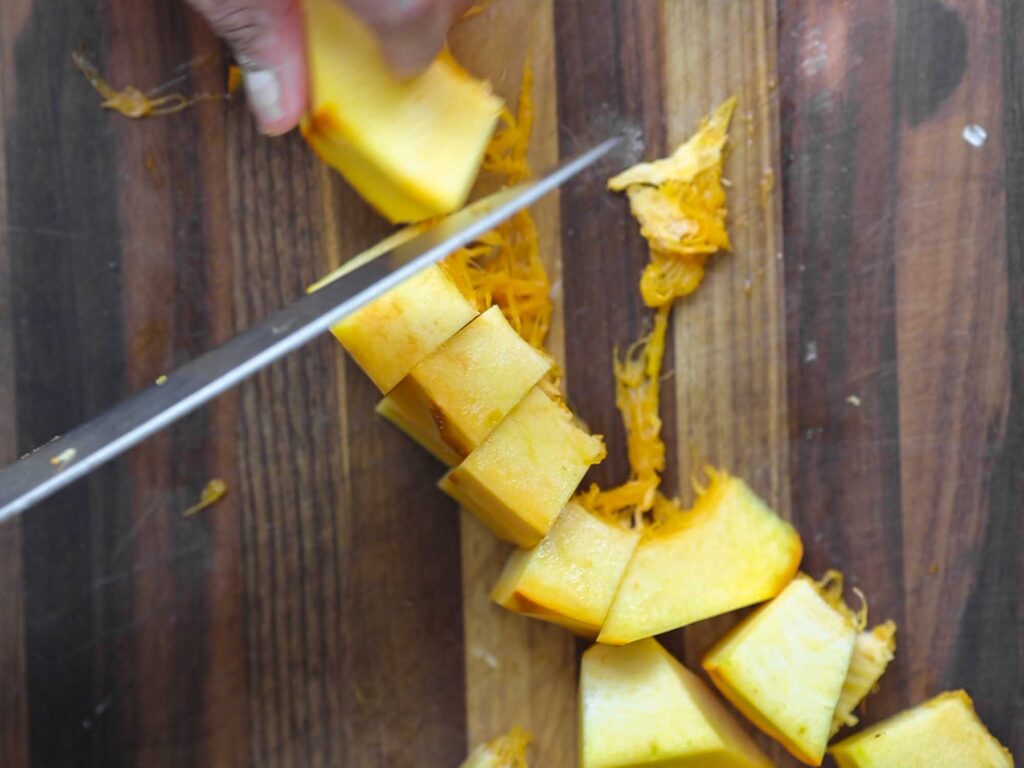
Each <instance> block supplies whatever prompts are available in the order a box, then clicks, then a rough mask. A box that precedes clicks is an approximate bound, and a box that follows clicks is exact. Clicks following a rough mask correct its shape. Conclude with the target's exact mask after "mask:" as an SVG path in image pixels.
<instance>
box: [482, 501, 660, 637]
mask: <svg viewBox="0 0 1024 768" xmlns="http://www.w3.org/2000/svg"><path fill="white" fill-rule="evenodd" d="M639 540H640V534H639V533H637V532H636V531H635V530H632V529H630V528H625V527H623V526H622V525H620V524H619V523H617V522H613V521H611V520H608V519H604V518H601V517H598V516H597V515H594V514H591V513H590V512H588V511H587V510H585V509H584V508H583V507H581V506H580V505H579V504H577V503H575V502H569V504H568V505H567V506H566V507H565V509H563V510H562V513H561V514H560V515H559V516H558V519H557V520H556V521H555V524H554V526H552V528H551V531H550V533H548V535H547V536H545V537H544V538H543V539H542V540H541V542H540V544H538V545H537V546H536V547H534V548H533V549H529V550H526V549H520V550H517V551H515V552H513V553H512V555H511V556H510V557H509V559H508V562H507V563H506V564H505V570H504V571H502V574H501V577H500V578H499V579H498V583H497V584H496V585H495V587H494V590H493V591H492V592H491V599H492V600H493V601H494V602H496V603H498V605H501V606H504V607H505V608H508V609H509V610H511V611H516V612H518V613H523V614H526V615H528V616H533V617H535V618H538V619H543V620H545V621H550V622H552V623H554V624H560V625H562V626H564V627H566V628H568V629H570V630H572V631H573V632H576V633H577V634H580V635H584V636H586V637H596V636H597V633H598V632H599V631H600V629H601V624H603V623H604V619H605V616H606V615H607V614H608V608H609V607H610V606H611V604H612V598H614V597H615V591H616V590H617V589H618V588H619V582H620V581H621V579H622V574H623V573H624V572H625V570H626V565H627V564H628V563H629V559H630V557H631V556H632V554H633V550H634V549H635V548H636V545H637V542H638V541H639Z"/></svg>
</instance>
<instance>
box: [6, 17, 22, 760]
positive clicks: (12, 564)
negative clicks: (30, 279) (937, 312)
mask: <svg viewBox="0 0 1024 768" xmlns="http://www.w3.org/2000/svg"><path fill="white" fill-rule="evenodd" d="M2 18H3V17H2V9H0V19H2ZM5 29H6V25H4V24H3V23H0V35H2V33H3V31H4V30H5ZM2 39H3V38H2V37H0V40H2ZM5 43H6V41H4V42H3V43H0V56H2V55H3V54H4V53H5V52H6V51H9V50H10V49H9V47H8V46H7V45H6V44H5ZM3 64H4V66H5V67H6V66H7V59H6V58H5V59H3ZM3 85H4V83H3V81H2V80H0V93H2V87H3ZM0 146H6V143H5V142H4V127H3V125H2V124H0ZM5 161H6V154H5V153H4V152H0V466H2V465H5V464H7V463H9V462H11V461H14V460H15V459H16V458H17V456H18V453H17V450H16V447H15V446H16V441H17V423H16V420H15V417H14V414H15V410H14V403H15V400H14V325H13V322H12V320H13V316H12V306H11V301H12V297H11V281H10V260H9V250H8V248H7V246H6V232H7V227H6V219H7V200H6V198H7V182H6V162H5ZM24 615H25V614H24V603H23V599H22V581H21V522H20V521H18V520H15V521H12V522H10V523H8V524H7V525H0V616H3V617H4V620H3V622H2V623H0V680H3V681H4V685H3V686H2V687H0V715H2V717H0V765H9V766H11V768H25V767H26V766H28V699H27V690H28V689H27V684H26V679H25V642H24V639H25V628H24V623H23V622H24Z"/></svg>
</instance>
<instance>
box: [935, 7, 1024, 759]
mask: <svg viewBox="0 0 1024 768" xmlns="http://www.w3.org/2000/svg"><path fill="white" fill-rule="evenodd" d="M1001 10H1002V15H1001V17H997V18H996V19H993V20H991V21H990V23H989V31H990V33H991V36H990V37H988V38H987V39H986V41H985V42H982V43H978V42H975V45H976V46H978V45H980V46H986V45H989V44H990V41H991V40H992V39H999V38H1001V42H1002V62H1001V69H1002V72H1001V76H1002V125H1001V126H1000V125H999V123H998V121H996V122H994V123H993V125H992V128H993V129H994V130H995V131H999V130H1000V129H1001V139H1002V148H1001V154H1002V157H1003V158H1004V164H1003V165H1002V167H1001V168H1000V167H999V166H998V165H997V166H996V168H995V169H993V170H990V173H994V174H995V175H996V176H997V178H999V181H996V182H995V183H994V184H993V180H992V179H991V178H989V180H988V188H989V189H990V190H991V189H995V190H998V189H999V188H1000V186H1001V184H1000V182H1003V183H1005V196H1006V202H1005V224H1004V225H1003V226H1005V237H1006V262H1005V267H1004V268H1005V286H1006V294H1005V297H1001V299H1000V300H1005V302H1006V316H1005V329H993V332H994V334H995V335H997V336H999V337H1000V338H1001V339H1002V340H1003V341H1004V343H1005V344H1006V348H1005V364H1006V377H1007V378H1006V381H1005V383H1004V389H1003V396H1004V401H1003V403H1002V404H1001V410H1002V415H1003V418H1004V420H1003V421H1002V423H1001V424H998V423H997V424H996V425H994V426H995V430H994V432H992V433H989V434H986V435H984V436H982V440H981V442H982V444H983V445H986V446H987V447H986V450H985V453H986V454H987V455H986V456H977V455H974V456H973V462H972V464H973V465H974V466H977V465H978V464H982V465H983V466H984V469H985V477H984V478H983V484H982V487H981V488H980V489H979V496H980V498H978V499H977V501H976V503H977V504H978V506H979V507H980V508H981V509H983V510H985V511H986V512H987V517H986V519H985V521H984V529H983V532H982V533H981V537H980V542H979V544H978V550H977V552H978V554H977V557H976V559H975V578H974V581H973V584H972V585H971V587H970V590H969V592H968V593H967V594H966V596H965V599H964V602H963V603H962V606H963V614H962V619H961V621H960V629H959V632H958V634H957V638H956V645H955V651H954V654H955V655H954V656H953V659H952V663H951V666H950V673H949V677H950V679H951V680H953V681H954V683H953V684H956V685H960V684H962V685H969V686H970V687H971V688H972V689H974V690H980V691H986V692H987V695H986V696H985V697H984V699H982V700H981V701H979V708H980V709H981V711H982V715H983V717H984V718H985V721H986V722H987V723H988V724H989V725H990V726H991V728H992V730H993V732H995V733H996V734H997V735H998V736H999V737H1000V738H1001V739H1002V740H1003V743H1004V744H1006V745H1008V746H1009V748H1010V750H1011V751H1012V752H1013V753H1014V755H1015V756H1016V757H1017V759H1018V760H1020V759H1021V755H1022V754H1024V589H1022V588H1021V585H1022V584H1024V555H1022V553H1021V547H1020V541H1021V536H1022V535H1024V530H1022V520H1024V512H1022V502H1021V500H1022V499H1024V465H1022V464H1021V461H1020V457H1021V455H1022V454H1024V399H1022V398H1024V396H1022V393H1024V77H1022V74H1024V73H1022V70H1021V66H1020V62H1021V60H1022V59H1021V57H1022V56H1024V8H1022V7H1021V5H1020V3H1015V2H1012V0H1007V2H1004V3H1002V8H1001ZM993 25H995V28H994V29H993ZM1000 33H1001V34H1000ZM989 55H991V53H990V54H989ZM990 66H994V67H997V68H998V67H999V66H1000V62H999V61H998V59H997V60H996V61H994V62H991V64H990ZM987 74H988V75H989V76H998V74H999V73H996V72H990V73H987ZM990 140H991V139H990ZM988 146H991V149H990V150H989V152H991V153H994V154H996V156H997V158H998V155H999V154H1000V148H999V147H998V145H996V144H991V145H988ZM989 162H991V160H990V161H989ZM1000 174H1001V175H1000ZM991 226H992V227H993V228H996V227H997V226H998V225H997V223H996V222H991ZM994 255H995V254H992V255H991V256H990V258H992V259H993V261H996V262H997V264H998V261H999V260H997V259H995V258H994ZM999 292H1000V289H999V288H998V286H997V291H996V293H997V294H998V293H999ZM978 293H979V297H982V296H983V297H984V298H983V299H982V302H981V304H982V306H979V307H978V313H979V315H980V316H981V318H982V319H984V317H985V315H986V314H987V313H986V312H985V308H984V302H985V301H986V300H987V299H988V298H989V294H988V293H987V292H983V291H981V290H979V291H978ZM976 335H978V334H977V332H976V331H974V330H973V329H972V332H971V336H972V338H973V337H975V336H976ZM1006 384H1008V388H1006ZM972 410H973V409H972Z"/></svg>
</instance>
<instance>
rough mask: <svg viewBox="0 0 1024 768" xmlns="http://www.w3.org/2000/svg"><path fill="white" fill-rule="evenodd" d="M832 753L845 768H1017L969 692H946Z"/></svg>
mask: <svg viewBox="0 0 1024 768" xmlns="http://www.w3.org/2000/svg"><path fill="white" fill-rule="evenodd" d="M829 751H830V753H831V754H832V756H833V757H834V758H835V760H836V763H838V764H839V768H1013V755H1011V754H1010V752H1009V751H1008V750H1007V749H1006V748H1005V747H1004V746H1003V745H1002V744H1000V743H999V742H998V741H997V740H996V738H995V737H994V736H993V735H992V734H991V733H989V732H988V729H987V728H986V727H985V724H984V723H982V722H981V720H980V719H979V718H978V715H977V714H976V713H975V711H974V704H973V702H971V698H970V696H968V695H967V694H966V693H965V692H964V691H951V692H948V693H943V694H940V695H938V696H936V697H935V698H933V699H930V700H929V701H926V702H925V703H924V704H921V705H919V706H917V707H914V708H913V709H908V710H906V711H905V712H901V713H900V714H898V715H896V716H895V717H891V718H889V719H888V720H884V721H882V722H881V723H878V724H877V725H875V726H872V727H871V728H867V729H866V730H863V731H861V732H860V733H857V734H855V735H853V736H850V737H849V738H847V739H844V740H843V741H841V742H839V743H838V744H836V745H835V746H834V747H832V749H831V750H829Z"/></svg>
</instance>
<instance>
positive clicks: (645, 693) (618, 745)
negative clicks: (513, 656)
mask: <svg viewBox="0 0 1024 768" xmlns="http://www.w3.org/2000/svg"><path fill="white" fill-rule="evenodd" d="M579 707H580V753H581V759H580V765H581V766H583V768H634V767H635V768H639V767H640V766H650V767H651V768H653V767H654V766H664V767H665V768H668V767H669V766H671V767H672V768H770V766H771V762H770V761H769V760H768V758H767V757H765V756H764V755H763V754H762V753H761V751H760V750H759V749H758V748H757V746H756V745H755V744H754V742H753V741H752V740H751V739H750V737H749V736H748V735H747V734H746V733H744V732H743V730H742V729H741V728H740V726H739V725H738V724H737V723H736V721H735V720H733V719H732V717H730V716H729V714H728V713H727V712H726V711H725V708H724V707H723V706H722V704H721V703H720V702H719V701H718V700H717V699H716V698H715V696H714V694H712V693H711V691H710V690H708V688H707V686H705V685H704V683H703V682H701V680H700V679H699V678H698V677H697V676H696V675H694V674H693V673H692V672H690V671H689V670H687V669H686V668H685V667H683V665H682V664H680V663H679V662H678V661H676V660H675V659H674V658H672V656H670V655H669V653H668V651H666V650H665V649H664V648H662V647H661V646H660V645H659V644H658V643H657V641H655V640H653V639H648V640H641V641H640V642H638V643H633V644H632V645H627V646H623V647H620V648H616V647H613V646H607V645H595V646H592V647H591V648H590V649H588V650H587V651H586V652H585V653H584V654H583V660H582V663H581V668H580V705H579Z"/></svg>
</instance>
